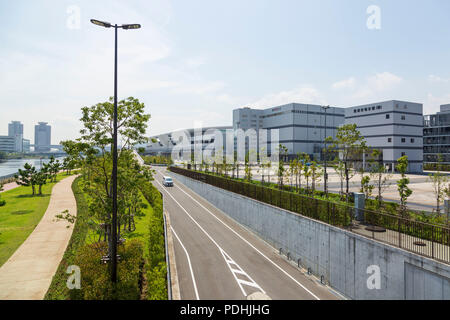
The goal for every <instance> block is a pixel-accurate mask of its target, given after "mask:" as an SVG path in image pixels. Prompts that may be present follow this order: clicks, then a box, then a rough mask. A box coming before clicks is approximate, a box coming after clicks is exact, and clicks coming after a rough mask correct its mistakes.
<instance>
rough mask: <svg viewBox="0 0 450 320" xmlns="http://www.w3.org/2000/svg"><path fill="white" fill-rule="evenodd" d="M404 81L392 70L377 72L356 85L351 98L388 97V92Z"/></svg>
mask: <svg viewBox="0 0 450 320" xmlns="http://www.w3.org/2000/svg"><path fill="white" fill-rule="evenodd" d="M402 82H403V79H402V78H401V77H399V76H397V75H395V74H393V73H390V72H382V73H376V74H374V75H372V76H369V77H367V78H366V81H365V82H364V83H363V84H361V85H359V86H356V87H355V89H354V91H353V94H352V95H351V98H352V99H354V100H367V99H377V100H378V99H383V100H384V99H386V98H387V96H385V95H387V94H390V93H392V90H393V89H394V88H396V87H397V86H398V85H400V84H401V83H402Z"/></svg>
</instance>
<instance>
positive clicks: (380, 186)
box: [370, 149, 392, 209]
mask: <svg viewBox="0 0 450 320" xmlns="http://www.w3.org/2000/svg"><path fill="white" fill-rule="evenodd" d="M372 157H373V158H374V159H375V161H374V162H373V163H372V166H371V173H370V175H371V176H372V178H373V179H374V181H375V186H374V188H375V189H376V190H377V196H376V200H377V204H378V209H380V208H381V207H382V203H383V192H384V190H386V189H387V188H388V187H389V185H390V183H389V180H390V179H391V177H392V175H391V174H389V173H388V172H387V170H386V166H385V165H384V163H383V152H382V151H380V150H377V149H375V150H373V151H372Z"/></svg>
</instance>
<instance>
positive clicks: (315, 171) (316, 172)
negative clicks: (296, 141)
mask: <svg viewBox="0 0 450 320" xmlns="http://www.w3.org/2000/svg"><path fill="white" fill-rule="evenodd" d="M322 174H323V171H322V169H321V168H320V167H319V166H318V165H317V163H316V162H315V161H312V162H311V166H310V176H311V194H314V191H316V184H318V183H319V182H320V177H321V176H322Z"/></svg>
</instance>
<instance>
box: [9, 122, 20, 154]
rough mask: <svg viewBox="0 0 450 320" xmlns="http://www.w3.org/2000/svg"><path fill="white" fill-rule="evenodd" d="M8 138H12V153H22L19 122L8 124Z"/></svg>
mask: <svg viewBox="0 0 450 320" xmlns="http://www.w3.org/2000/svg"><path fill="white" fill-rule="evenodd" d="M8 136H10V137H14V152H23V124H22V123H21V122H20V121H11V123H9V124H8Z"/></svg>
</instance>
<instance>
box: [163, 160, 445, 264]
mask: <svg viewBox="0 0 450 320" xmlns="http://www.w3.org/2000/svg"><path fill="white" fill-rule="evenodd" d="M170 170H171V171H172V172H174V173H178V174H181V175H184V176H186V177H189V178H192V179H195V180H198V181H201V182H204V183H207V184H210V185H213V186H215V187H218V188H221V189H225V190H228V191H231V192H234V193H237V194H240V195H243V196H246V197H249V198H252V199H255V200H258V201H261V202H264V203H267V204H270V205H273V206H276V207H279V208H282V209H285V210H289V211H292V212H295V213H297V214H300V215H303V216H306V217H308V218H312V219H315V220H319V221H322V222H325V223H328V224H330V225H333V226H336V227H340V228H344V229H347V230H350V231H352V232H355V233H358V234H360V235H363V236H365V237H368V238H372V239H375V240H378V241H382V242H385V243H388V244H390V245H394V246H396V247H399V248H402V249H405V250H408V251H411V252H414V253H417V254H420V255H423V256H426V257H430V258H432V259H435V260H439V261H442V262H445V263H448V264H450V228H448V227H445V226H442V225H432V224H428V223H424V222H420V221H415V220H411V219H407V218H403V217H400V216H394V215H389V214H385V213H381V212H376V211H370V210H364V209H355V208H354V207H352V206H347V205H344V204H339V203H335V202H330V201H326V200H320V199H316V198H312V197H308V196H305V195H301V194H298V193H294V192H289V191H285V190H281V189H275V188H270V187H266V186H262V185H257V184H254V183H248V182H243V181H240V180H235V179H231V178H228V177H221V176H215V175H211V174H207V173H202V172H197V171H192V170H187V169H183V168H179V167H173V166H172V167H170ZM356 210H363V212H364V222H358V221H355V216H356Z"/></svg>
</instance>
